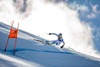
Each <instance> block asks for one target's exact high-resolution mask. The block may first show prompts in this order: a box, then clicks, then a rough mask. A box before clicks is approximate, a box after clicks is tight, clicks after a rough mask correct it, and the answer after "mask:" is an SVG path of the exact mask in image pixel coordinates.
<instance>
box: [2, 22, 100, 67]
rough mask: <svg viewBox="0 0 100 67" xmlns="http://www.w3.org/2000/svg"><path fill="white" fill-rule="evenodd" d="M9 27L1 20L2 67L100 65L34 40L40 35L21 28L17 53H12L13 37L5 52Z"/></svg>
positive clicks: (97, 66)
mask: <svg viewBox="0 0 100 67" xmlns="http://www.w3.org/2000/svg"><path fill="white" fill-rule="evenodd" d="M9 28H10V27H9V26H8V25H6V24H4V23H2V22H0V67H100V62H99V61H95V60H92V59H90V58H88V57H84V56H81V55H78V54H75V53H72V52H71V51H69V50H65V49H58V48H55V47H54V46H49V45H43V44H40V43H38V42H36V41H34V40H33V39H34V38H40V37H38V36H35V35H32V34H30V33H27V32H25V31H22V30H19V35H18V41H17V48H16V55H13V54H12V52H13V46H14V40H13V39H10V40H9V44H8V49H7V52H6V53H4V52H3V50H4V47H5V43H6V40H7V35H8V33H9ZM41 39H42V38H41ZM42 40H44V39H42Z"/></svg>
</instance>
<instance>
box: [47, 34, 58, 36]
mask: <svg viewBox="0 0 100 67" xmlns="http://www.w3.org/2000/svg"><path fill="white" fill-rule="evenodd" d="M49 35H56V36H58V34H56V33H49Z"/></svg>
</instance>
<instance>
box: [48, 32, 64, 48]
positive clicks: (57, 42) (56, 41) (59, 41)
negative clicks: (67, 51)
mask: <svg viewBox="0 0 100 67" xmlns="http://www.w3.org/2000/svg"><path fill="white" fill-rule="evenodd" d="M49 35H56V36H57V37H58V39H57V40H52V41H46V43H47V44H56V45H59V44H61V43H63V45H62V46H61V48H63V47H64V45H65V42H64V40H63V38H62V33H59V34H56V33H49Z"/></svg>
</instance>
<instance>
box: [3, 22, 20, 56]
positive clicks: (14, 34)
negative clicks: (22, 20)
mask: <svg viewBox="0 0 100 67" xmlns="http://www.w3.org/2000/svg"><path fill="white" fill-rule="evenodd" d="M13 23H14V21H13V22H12V25H11V28H10V32H9V35H8V39H7V42H6V46H5V49H4V52H6V49H7V46H8V41H9V39H10V38H13V39H15V43H14V53H13V54H15V52H16V43H17V36H18V28H19V23H18V27H17V29H15V28H13Z"/></svg>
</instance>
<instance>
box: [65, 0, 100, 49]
mask: <svg viewBox="0 0 100 67" xmlns="http://www.w3.org/2000/svg"><path fill="white" fill-rule="evenodd" d="M66 2H67V3H68V4H69V5H70V7H71V8H72V9H74V10H77V12H78V13H79V18H80V20H81V21H85V22H87V23H89V24H90V25H91V27H92V29H93V35H94V37H93V38H94V39H93V40H94V44H95V46H96V48H97V49H98V50H100V48H99V47H100V46H99V43H100V0H66Z"/></svg>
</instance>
